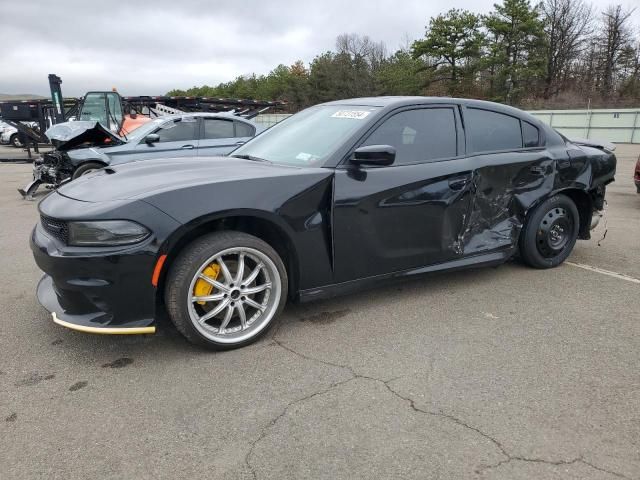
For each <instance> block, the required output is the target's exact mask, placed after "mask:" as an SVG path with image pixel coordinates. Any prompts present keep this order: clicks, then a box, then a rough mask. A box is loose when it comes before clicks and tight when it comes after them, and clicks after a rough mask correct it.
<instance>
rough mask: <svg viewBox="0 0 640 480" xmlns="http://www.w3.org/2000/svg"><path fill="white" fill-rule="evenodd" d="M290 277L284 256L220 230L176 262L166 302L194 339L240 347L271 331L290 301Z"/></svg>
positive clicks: (221, 346) (177, 322) (245, 237)
mask: <svg viewBox="0 0 640 480" xmlns="http://www.w3.org/2000/svg"><path fill="white" fill-rule="evenodd" d="M286 286H287V276H286V271H285V269H284V265H283V264H282V261H281V259H280V257H279V256H278V254H277V253H276V252H275V251H274V250H273V249H272V248H271V247H270V246H269V245H268V244H266V243H265V242H263V241H262V240H260V239H258V238H256V237H253V236H251V235H247V234H245V233H241V232H219V233H215V234H212V235H208V236H206V237H203V238H202V239H200V240H198V241H196V242H195V243H194V244H192V245H190V246H188V247H187V248H186V249H185V250H184V251H183V252H182V254H181V255H180V257H179V258H178V259H177V260H176V263H175V264H174V265H173V266H172V268H171V271H170V273H169V277H168V279H167V288H166V303H167V309H168V311H169V314H170V316H171V319H172V321H173V322H174V324H175V325H176V327H177V328H178V330H180V332H181V333H182V334H183V335H185V336H186V337H187V339H189V340H190V341H192V342H194V343H198V344H201V345H205V346H208V347H212V348H217V349H225V348H235V347H240V346H243V345H247V344H249V343H251V342H253V341H255V340H257V339H258V338H259V337H260V336H261V335H262V334H263V333H265V332H266V330H267V329H268V327H269V326H270V325H271V323H272V321H273V319H274V318H275V316H276V315H277V314H278V313H279V312H280V311H281V309H282V308H283V306H284V303H285V301H286V295H287V287H286Z"/></svg>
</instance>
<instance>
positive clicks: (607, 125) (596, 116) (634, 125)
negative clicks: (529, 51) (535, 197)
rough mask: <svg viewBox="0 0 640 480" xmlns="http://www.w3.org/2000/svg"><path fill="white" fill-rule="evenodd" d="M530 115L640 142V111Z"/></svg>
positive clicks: (270, 121)
mask: <svg viewBox="0 0 640 480" xmlns="http://www.w3.org/2000/svg"><path fill="white" fill-rule="evenodd" d="M529 113H530V114H531V115H533V116H534V117H537V118H538V119H540V120H541V121H543V122H545V123H546V124H548V125H550V126H552V127H553V128H555V129H556V130H558V131H559V132H560V133H562V134H564V135H565V136H567V137H569V138H572V137H573V138H586V139H597V140H606V141H608V142H613V143H640V108H637V109H636V108H622V109H601V110H600V109H599V110H530V111H529ZM288 116H289V114H286V113H277V114H273V113H271V114H264V115H258V116H257V117H256V118H255V119H254V120H255V121H256V122H258V123H260V124H262V125H264V126H266V127H270V126H272V125H275V124H276V123H278V122H280V121H282V120H284V119H285V118H287V117H288Z"/></svg>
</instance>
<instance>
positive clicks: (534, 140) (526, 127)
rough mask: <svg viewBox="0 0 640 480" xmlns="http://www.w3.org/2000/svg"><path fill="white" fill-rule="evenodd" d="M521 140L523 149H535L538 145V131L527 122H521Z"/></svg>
mask: <svg viewBox="0 0 640 480" xmlns="http://www.w3.org/2000/svg"><path fill="white" fill-rule="evenodd" d="M522 138H523V140H524V146H525V147H537V146H538V145H540V131H539V130H538V129H537V127H534V126H533V125H531V124H530V123H529V122H524V121H523V122H522Z"/></svg>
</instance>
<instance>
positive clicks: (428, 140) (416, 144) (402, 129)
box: [363, 108, 457, 165]
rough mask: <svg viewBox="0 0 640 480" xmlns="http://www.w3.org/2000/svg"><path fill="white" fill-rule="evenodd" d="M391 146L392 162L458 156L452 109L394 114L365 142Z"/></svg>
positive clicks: (365, 144) (409, 162)
mask: <svg viewBox="0 0 640 480" xmlns="http://www.w3.org/2000/svg"><path fill="white" fill-rule="evenodd" d="M368 145H391V146H392V147H394V148H395V149H396V160H395V162H394V165H407V164H411V163H419V162H425V161H432V160H437V159H441V158H450V157H455V156H456V155H457V136H456V119H455V115H454V113H453V109H451V108H421V109H416V110H407V111H404V112H400V113H396V114H395V115H393V116H392V117H390V118H388V119H387V120H385V121H384V123H383V124H382V125H380V126H379V127H378V128H377V129H376V130H375V131H374V132H373V133H372V134H371V135H370V136H369V138H367V140H366V141H365V142H364V144H363V146H368Z"/></svg>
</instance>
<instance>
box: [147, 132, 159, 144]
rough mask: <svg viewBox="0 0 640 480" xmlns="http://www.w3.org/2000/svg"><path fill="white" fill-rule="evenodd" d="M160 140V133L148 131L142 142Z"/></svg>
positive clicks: (150, 142)
mask: <svg viewBox="0 0 640 480" xmlns="http://www.w3.org/2000/svg"><path fill="white" fill-rule="evenodd" d="M159 141H160V135H158V134H157V133H150V134H149V135H147V136H146V137H144V143H148V144H152V143H156V142H159Z"/></svg>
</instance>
